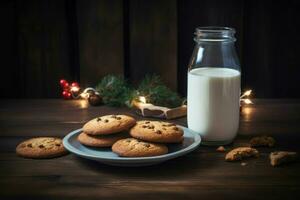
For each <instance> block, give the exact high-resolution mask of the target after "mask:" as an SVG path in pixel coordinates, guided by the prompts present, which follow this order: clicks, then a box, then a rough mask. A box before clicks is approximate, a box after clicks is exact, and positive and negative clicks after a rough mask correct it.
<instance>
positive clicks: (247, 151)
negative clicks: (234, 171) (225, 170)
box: [225, 147, 259, 161]
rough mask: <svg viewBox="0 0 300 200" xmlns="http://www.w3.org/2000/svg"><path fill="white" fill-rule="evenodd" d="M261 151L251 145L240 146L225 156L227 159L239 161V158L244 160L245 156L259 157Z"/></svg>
mask: <svg viewBox="0 0 300 200" xmlns="http://www.w3.org/2000/svg"><path fill="white" fill-rule="evenodd" d="M258 156H259V152H258V151H257V150H256V149H254V148H251V147H238V148H235V149H233V150H231V151H230V152H228V153H227V154H226V156H225V160H226V161H238V160H243V159H245V158H250V157H258Z"/></svg>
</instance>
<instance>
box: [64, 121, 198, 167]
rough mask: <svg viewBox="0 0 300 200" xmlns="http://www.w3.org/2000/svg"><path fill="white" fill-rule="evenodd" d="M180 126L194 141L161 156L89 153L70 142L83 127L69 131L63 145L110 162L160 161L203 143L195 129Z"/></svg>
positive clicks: (78, 153)
mask: <svg viewBox="0 0 300 200" xmlns="http://www.w3.org/2000/svg"><path fill="white" fill-rule="evenodd" d="M177 126H179V127H181V128H182V129H183V130H184V131H189V132H190V133H191V134H192V135H193V138H194V142H193V143H192V144H191V145H189V146H187V147H185V148H183V149H180V150H178V151H174V152H172V153H167V154H163V155H159V156H149V157H102V156H97V155H89V154H87V153H85V152H83V151H81V150H79V149H78V148H75V147H74V146H73V145H71V144H70V142H69V139H70V138H71V137H72V136H74V135H76V134H78V133H80V132H82V128H80V129H76V130H73V131H71V132H70V133H68V134H67V135H66V136H65V137H64V138H63V145H64V147H65V148H66V149H67V150H68V151H69V152H71V153H73V154H75V155H78V156H81V157H84V158H88V159H93V160H98V161H110V162H130V161H140V162H148V161H156V162H157V161H160V160H169V159H172V158H176V157H179V156H182V155H185V154H187V153H189V152H191V151H193V150H195V149H196V148H197V147H198V146H199V145H200V143H201V137H200V135H199V134H198V133H196V132H194V131H193V130H191V129H189V128H187V127H184V126H180V125H177Z"/></svg>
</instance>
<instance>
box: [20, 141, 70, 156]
mask: <svg viewBox="0 0 300 200" xmlns="http://www.w3.org/2000/svg"><path fill="white" fill-rule="evenodd" d="M16 153H17V154H18V155H20V156H22V157H26V158H54V157H58V156H62V155H65V154H66V153H67V151H66V149H65V148H64V146H63V144H62V140H61V139H59V138H54V137H38V138H32V139H29V140H26V141H24V142H22V143H20V144H19V145H18V146H17V148H16Z"/></svg>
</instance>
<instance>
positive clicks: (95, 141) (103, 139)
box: [77, 132, 129, 147]
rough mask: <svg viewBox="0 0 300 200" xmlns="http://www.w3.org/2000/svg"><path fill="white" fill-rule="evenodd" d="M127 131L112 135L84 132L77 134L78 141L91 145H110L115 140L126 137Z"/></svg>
mask: <svg viewBox="0 0 300 200" xmlns="http://www.w3.org/2000/svg"><path fill="white" fill-rule="evenodd" d="M128 136H129V134H128V133H125V132H123V133H117V134H112V135H88V134H86V133H84V132H82V133H80V134H79V135H78V138H77V139H78V141H79V142H80V143H81V144H83V145H86V146H91V147H111V146H112V145H113V144H114V143H115V142H116V141H118V140H120V139H123V138H127V137H128Z"/></svg>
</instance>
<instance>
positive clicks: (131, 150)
mask: <svg viewBox="0 0 300 200" xmlns="http://www.w3.org/2000/svg"><path fill="white" fill-rule="evenodd" d="M112 151H113V152H115V153H116V154H118V155H119V156H122V157H149V156H159V155H163V154H166V153H168V147H167V146H166V145H164V144H155V143H150V142H144V141H141V140H138V139H135V138H126V139H122V140H119V141H117V142H116V143H114V144H113V146H112Z"/></svg>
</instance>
